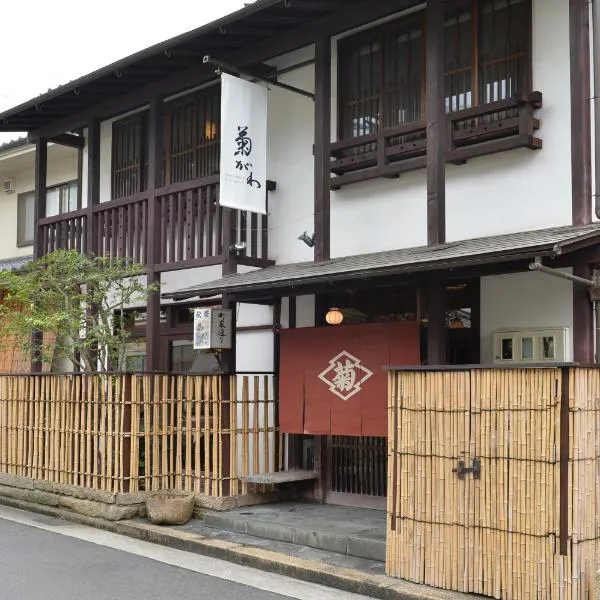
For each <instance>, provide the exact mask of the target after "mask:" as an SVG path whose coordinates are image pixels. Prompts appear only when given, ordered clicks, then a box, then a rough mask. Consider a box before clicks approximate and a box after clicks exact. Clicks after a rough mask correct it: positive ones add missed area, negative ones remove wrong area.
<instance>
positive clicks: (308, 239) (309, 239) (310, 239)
mask: <svg viewBox="0 0 600 600" xmlns="http://www.w3.org/2000/svg"><path fill="white" fill-rule="evenodd" d="M298 239H299V240H300V241H301V242H304V243H305V244H306V245H307V246H308V247H309V248H312V247H313V246H314V245H315V234H314V233H313V234H312V235H309V233H308V231H305V232H304V233H303V234H302V235H299V236H298Z"/></svg>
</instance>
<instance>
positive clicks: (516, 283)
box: [481, 270, 573, 364]
mask: <svg viewBox="0 0 600 600" xmlns="http://www.w3.org/2000/svg"><path fill="white" fill-rule="evenodd" d="M569 271H570V270H567V272H569ZM559 327H567V328H568V329H569V332H568V341H567V357H566V360H567V361H570V360H572V358H573V335H572V333H573V284H572V283H571V282H570V281H566V280H565V279H558V278H557V277H553V276H551V275H546V274H544V273H534V272H529V273H515V274H510V275H498V276H493V277H483V278H482V279H481V362H482V364H489V363H491V362H492V361H493V346H492V334H493V332H494V331H497V330H500V329H505V330H513V329H543V328H554V329H556V328H559Z"/></svg>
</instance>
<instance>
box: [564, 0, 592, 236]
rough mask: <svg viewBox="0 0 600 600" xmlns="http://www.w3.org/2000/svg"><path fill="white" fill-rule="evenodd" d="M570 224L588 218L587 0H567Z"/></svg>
mask: <svg viewBox="0 0 600 600" xmlns="http://www.w3.org/2000/svg"><path fill="white" fill-rule="evenodd" d="M569 37H570V46H571V53H570V54H571V172H572V214H573V225H585V224H587V223H590V222H591V220H592V148H591V139H592V127H591V108H590V87H591V86H590V24H589V2H588V0H569Z"/></svg>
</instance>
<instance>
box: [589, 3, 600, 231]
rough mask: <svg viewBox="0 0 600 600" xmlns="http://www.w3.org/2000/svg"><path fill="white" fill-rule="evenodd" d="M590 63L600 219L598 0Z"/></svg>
mask: <svg viewBox="0 0 600 600" xmlns="http://www.w3.org/2000/svg"><path fill="white" fill-rule="evenodd" d="M591 4H592V65H593V71H594V97H593V100H594V166H595V173H594V211H595V213H596V217H598V218H599V219H600V0H593V1H592V3H591Z"/></svg>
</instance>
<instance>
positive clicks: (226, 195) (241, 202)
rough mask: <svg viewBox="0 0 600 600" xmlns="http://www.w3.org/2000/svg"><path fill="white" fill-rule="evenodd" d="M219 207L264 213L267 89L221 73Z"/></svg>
mask: <svg viewBox="0 0 600 600" xmlns="http://www.w3.org/2000/svg"><path fill="white" fill-rule="evenodd" d="M219 203H220V204H221V206H228V207H229V208H237V209H239V210H249V211H252V212H256V213H262V214H266V212H267V88H266V86H265V85H260V84H256V83H251V82H249V81H245V80H243V79H240V78H239V77H233V76H232V75H227V74H226V73H223V74H222V75H221V189H220V191H219Z"/></svg>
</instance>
